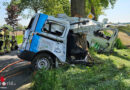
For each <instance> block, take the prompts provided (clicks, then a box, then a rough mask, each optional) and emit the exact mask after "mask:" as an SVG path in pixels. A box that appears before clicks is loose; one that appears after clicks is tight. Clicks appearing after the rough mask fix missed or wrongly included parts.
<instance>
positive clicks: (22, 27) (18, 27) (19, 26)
mask: <svg viewBox="0 0 130 90" xmlns="http://www.w3.org/2000/svg"><path fill="white" fill-rule="evenodd" d="M16 30H25V27H24V26H23V25H21V24H18V26H17V27H16Z"/></svg>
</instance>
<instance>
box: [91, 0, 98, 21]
mask: <svg viewBox="0 0 130 90" xmlns="http://www.w3.org/2000/svg"><path fill="white" fill-rule="evenodd" d="M89 3H90V5H91V13H92V14H93V15H94V18H93V20H97V17H96V13H95V8H94V5H93V3H92V1H91V0H89Z"/></svg>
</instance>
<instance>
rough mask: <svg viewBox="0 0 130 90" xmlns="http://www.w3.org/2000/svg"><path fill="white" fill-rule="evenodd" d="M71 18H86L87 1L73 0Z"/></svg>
mask: <svg viewBox="0 0 130 90" xmlns="http://www.w3.org/2000/svg"><path fill="white" fill-rule="evenodd" d="M71 16H78V17H85V16H86V15H85V0H71Z"/></svg>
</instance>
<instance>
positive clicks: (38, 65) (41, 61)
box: [32, 53, 53, 70]
mask: <svg viewBox="0 0 130 90" xmlns="http://www.w3.org/2000/svg"><path fill="white" fill-rule="evenodd" d="M52 62H53V59H52V57H51V56H50V55H49V54H46V53H41V54H38V55H37V56H36V57H35V58H34V59H33V62H32V67H33V70H39V69H42V68H43V67H44V68H45V70H48V69H51V68H52Z"/></svg>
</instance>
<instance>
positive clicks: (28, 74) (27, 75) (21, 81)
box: [0, 51, 32, 90]
mask: <svg viewBox="0 0 130 90" xmlns="http://www.w3.org/2000/svg"><path fill="white" fill-rule="evenodd" d="M16 54H17V51H12V52H11V53H8V54H5V55H3V56H0V70H1V69H2V68H3V67H5V66H7V65H8V64H10V63H13V62H15V61H18V60H20V59H19V58H18V57H17V55H16ZM30 66H31V65H30V62H27V61H23V62H20V63H17V64H15V65H13V66H11V67H9V68H7V69H6V70H4V71H3V72H2V73H1V74H0V75H1V76H4V78H6V80H5V83H6V86H4V87H3V86H1V83H0V90H23V86H24V85H26V84H28V83H30V82H31V78H32V70H31V68H30ZM21 87H22V88H21ZM24 89H25V88H24ZM26 89H27V88H26Z"/></svg>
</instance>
